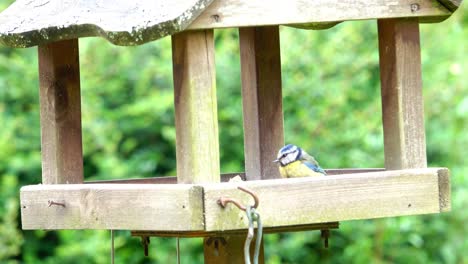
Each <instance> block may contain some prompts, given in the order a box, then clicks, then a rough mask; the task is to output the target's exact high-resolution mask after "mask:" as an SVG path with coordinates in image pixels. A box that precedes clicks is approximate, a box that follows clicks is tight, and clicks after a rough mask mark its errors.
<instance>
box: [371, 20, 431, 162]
mask: <svg viewBox="0 0 468 264" xmlns="http://www.w3.org/2000/svg"><path fill="white" fill-rule="evenodd" d="M378 31H379V55H380V79H381V89H382V116H383V128H384V146H385V167H386V169H406V168H425V167H427V160H426V139H425V132H424V108H423V107H424V106H423V97H422V79H421V54H420V43H419V24H418V19H417V18H411V19H385V20H378Z"/></svg>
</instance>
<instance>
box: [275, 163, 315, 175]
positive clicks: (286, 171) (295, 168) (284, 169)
mask: <svg viewBox="0 0 468 264" xmlns="http://www.w3.org/2000/svg"><path fill="white" fill-rule="evenodd" d="M279 171H280V174H281V176H282V177H283V178H296V177H311V176H324V175H323V174H322V173H320V172H316V171H313V170H311V169H310V168H309V167H307V166H306V165H304V164H303V163H302V162H301V161H300V160H297V161H294V162H291V163H289V164H288V165H286V166H280V167H279Z"/></svg>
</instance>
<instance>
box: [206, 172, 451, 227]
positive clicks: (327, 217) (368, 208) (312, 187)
mask: <svg viewBox="0 0 468 264" xmlns="http://www.w3.org/2000/svg"><path fill="white" fill-rule="evenodd" d="M446 170H447V169H440V168H434V169H412V170H400V171H385V172H369V173H362V174H350V175H340V176H327V177H306V178H294V179H278V180H263V181H247V182H243V183H241V184H242V185H243V186H245V187H248V188H249V189H251V190H253V191H254V192H255V193H256V194H257V195H258V197H259V200H260V205H259V207H258V209H257V211H258V212H259V213H260V215H261V216H262V221H263V224H264V226H265V227H270V226H290V225H297V224H312V223H323V222H334V221H345V220H355V219H371V218H380V217H393V216H401V215H415V214H428V213H438V212H440V210H441V209H440V200H439V197H440V196H442V197H445V196H446V194H444V193H442V192H444V191H446V190H444V189H443V188H442V189H439V175H440V174H441V173H445V172H444V171H446ZM220 197H231V198H234V199H238V200H239V201H240V202H241V203H244V204H248V203H253V201H252V198H251V197H250V196H249V195H248V194H246V193H244V192H242V191H240V190H238V189H237V185H236V184H217V185H205V186H204V206H205V230H206V231H215V230H235V229H240V228H245V226H246V225H247V220H246V217H245V216H244V212H243V211H241V210H239V209H238V208H237V207H235V206H233V205H228V206H227V207H226V208H224V209H223V208H221V207H220V206H219V205H218V204H217V200H218V199H219V198H220Z"/></svg>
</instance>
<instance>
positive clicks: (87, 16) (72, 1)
mask: <svg viewBox="0 0 468 264" xmlns="http://www.w3.org/2000/svg"><path fill="white" fill-rule="evenodd" d="M212 1H213V0H176V1H174V0H131V1H130V0H17V1H15V2H14V3H13V4H12V5H10V6H9V7H8V8H7V9H6V10H5V11H3V12H2V13H1V14H0V43H2V44H4V45H7V46H12V47H29V46H34V45H39V44H44V43H48V42H52V41H57V40H62V39H70V38H79V37H87V36H102V37H104V38H106V39H108V40H109V41H110V42H112V43H114V44H117V45H138V44H143V43H145V42H148V41H151V40H155V39H158V38H161V37H164V36H167V35H171V34H174V33H177V32H179V31H182V30H184V29H185V28H186V27H187V26H188V25H189V24H190V23H191V22H192V21H193V20H194V19H195V18H196V17H197V16H198V15H199V14H200V13H201V12H202V11H203V10H204V9H205V8H206V7H207V6H208V5H209V4H210V3H211V2H212Z"/></svg>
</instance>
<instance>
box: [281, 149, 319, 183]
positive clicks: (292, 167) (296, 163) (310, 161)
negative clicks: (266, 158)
mask: <svg viewBox="0 0 468 264" xmlns="http://www.w3.org/2000/svg"><path fill="white" fill-rule="evenodd" d="M273 162H276V163H279V172H280V174H281V177H283V178H296V177H309V176H325V175H327V174H326V173H325V171H324V170H323V169H322V168H321V167H320V165H319V164H318V162H317V161H316V160H315V158H314V157H312V156H311V155H309V154H307V152H305V151H304V150H303V149H301V148H300V147H298V146H296V145H293V144H288V145H286V146H284V147H282V148H281V149H280V150H279V151H278V156H277V159H276V160H274V161H273Z"/></svg>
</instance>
